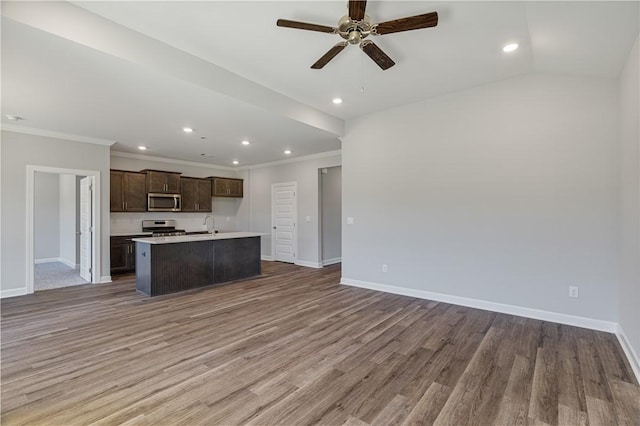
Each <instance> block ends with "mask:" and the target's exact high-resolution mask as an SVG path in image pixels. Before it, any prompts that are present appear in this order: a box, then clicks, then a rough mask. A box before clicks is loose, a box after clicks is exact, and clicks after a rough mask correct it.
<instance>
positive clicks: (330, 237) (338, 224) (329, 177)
mask: <svg viewBox="0 0 640 426" xmlns="http://www.w3.org/2000/svg"><path fill="white" fill-rule="evenodd" d="M321 170H322V172H321V173H320V182H321V185H320V188H321V192H322V193H321V201H322V207H321V210H322V214H321V216H322V224H321V228H322V261H323V263H324V262H335V261H336V260H339V259H340V258H341V257H342V167H327V168H323V169H321ZM324 170H326V173H324Z"/></svg>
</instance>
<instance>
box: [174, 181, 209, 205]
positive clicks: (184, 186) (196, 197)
mask: <svg viewBox="0 0 640 426" xmlns="http://www.w3.org/2000/svg"><path fill="white" fill-rule="evenodd" d="M180 186H181V194H182V211H183V212H211V181H210V180H209V179H197V178H188V177H182V178H180Z"/></svg>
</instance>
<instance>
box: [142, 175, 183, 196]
mask: <svg viewBox="0 0 640 426" xmlns="http://www.w3.org/2000/svg"><path fill="white" fill-rule="evenodd" d="M142 171H143V172H145V173H146V174H147V191H146V192H153V193H161V194H179V193H180V173H175V172H162V171H159V170H149V169H145V170H142Z"/></svg>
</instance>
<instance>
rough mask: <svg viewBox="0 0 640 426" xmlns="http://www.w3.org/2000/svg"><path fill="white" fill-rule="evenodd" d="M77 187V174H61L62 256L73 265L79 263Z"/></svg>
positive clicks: (67, 262)
mask: <svg viewBox="0 0 640 426" xmlns="http://www.w3.org/2000/svg"><path fill="white" fill-rule="evenodd" d="M76 189H77V188H76V176H75V175H66V174H61V175H60V214H59V216H60V217H59V219H60V223H59V227H60V241H59V247H60V258H61V260H62V261H63V262H64V263H66V264H67V265H69V266H73V267H75V265H76V264H78V263H79V261H78V260H77V259H76V211H77V207H78V206H77V204H76V192H77V191H76ZM36 202H37V198H36Z"/></svg>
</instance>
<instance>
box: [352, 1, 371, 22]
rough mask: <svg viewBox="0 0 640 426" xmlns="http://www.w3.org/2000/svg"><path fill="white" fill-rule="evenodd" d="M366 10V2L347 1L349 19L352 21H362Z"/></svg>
mask: <svg viewBox="0 0 640 426" xmlns="http://www.w3.org/2000/svg"><path fill="white" fill-rule="evenodd" d="M366 8H367V0H349V18H351V19H352V20H354V21H362V20H363V19H364V10H365V9H366Z"/></svg>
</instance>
